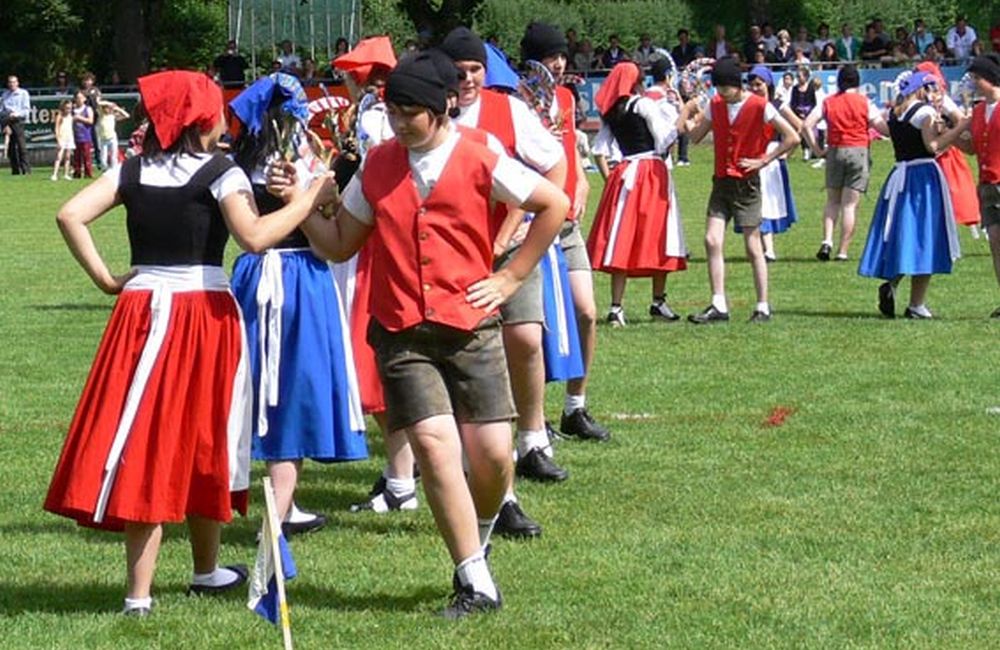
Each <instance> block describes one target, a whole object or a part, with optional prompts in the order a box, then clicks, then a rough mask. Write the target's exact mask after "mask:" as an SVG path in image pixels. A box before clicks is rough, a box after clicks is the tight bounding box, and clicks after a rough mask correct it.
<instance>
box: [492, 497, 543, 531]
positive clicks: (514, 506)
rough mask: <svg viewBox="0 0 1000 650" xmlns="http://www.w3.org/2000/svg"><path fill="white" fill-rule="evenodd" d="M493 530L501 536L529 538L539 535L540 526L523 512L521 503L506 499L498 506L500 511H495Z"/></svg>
mask: <svg viewBox="0 0 1000 650" xmlns="http://www.w3.org/2000/svg"><path fill="white" fill-rule="evenodd" d="M493 532H494V533H496V534H497V535H500V536H501V537H507V538H513V539H531V538H534V537H540V536H541V534H542V527H541V526H539V525H538V523H537V522H536V521H535V520H534V519H532V518H531V517H529V516H528V515H526V514H525V512H524V510H522V509H521V504H519V503H518V502H516V501H508V502H506V503H504V504H503V505H502V506H501V507H500V512H499V513H497V521H496V523H495V524H493Z"/></svg>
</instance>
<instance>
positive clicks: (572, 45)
mask: <svg viewBox="0 0 1000 650" xmlns="http://www.w3.org/2000/svg"><path fill="white" fill-rule="evenodd" d="M579 49H580V41H579V40H578V38H577V35H576V30H575V29H573V28H572V27H571V28H570V29H567V30H566V61H567V62H568V63H570V64H572V62H573V59H575V58H576V53H577V51H578V50H579Z"/></svg>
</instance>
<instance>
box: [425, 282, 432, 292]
mask: <svg viewBox="0 0 1000 650" xmlns="http://www.w3.org/2000/svg"><path fill="white" fill-rule="evenodd" d="M430 290H431V285H430V283H428V282H424V291H430Z"/></svg>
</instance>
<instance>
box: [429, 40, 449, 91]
mask: <svg viewBox="0 0 1000 650" xmlns="http://www.w3.org/2000/svg"><path fill="white" fill-rule="evenodd" d="M422 54H424V55H426V57H427V58H428V59H430V60H431V62H432V63H433V64H434V67H435V68H436V69H437V72H438V77H440V78H441V81H443V82H444V87H445V90H450V91H454V92H458V68H456V67H455V62H454V61H452V60H451V57H450V56H448V55H447V54H445V53H444V52H442V51H441V50H440V49H438V48H436V47H434V48H431V49H429V50H424V51H423V52H422Z"/></svg>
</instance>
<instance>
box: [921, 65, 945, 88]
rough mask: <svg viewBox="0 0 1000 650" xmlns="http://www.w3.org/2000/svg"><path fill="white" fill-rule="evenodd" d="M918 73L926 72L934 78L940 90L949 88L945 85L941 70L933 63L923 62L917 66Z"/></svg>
mask: <svg viewBox="0 0 1000 650" xmlns="http://www.w3.org/2000/svg"><path fill="white" fill-rule="evenodd" d="M917 71H918V72H926V73H927V74H929V75H930V76H932V77H934V79H935V80H936V81H937V84H938V88H941V89H942V90H944V89H945V88H947V86H945V83H944V75H943V74H941V68H939V67H938V64H937V63H934V62H933V61H921V62H920V63H918V64H917Z"/></svg>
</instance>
